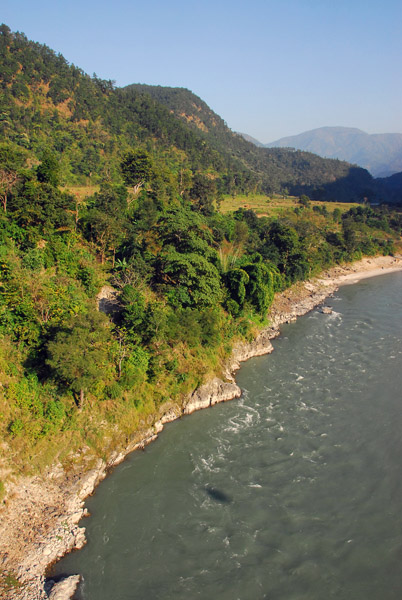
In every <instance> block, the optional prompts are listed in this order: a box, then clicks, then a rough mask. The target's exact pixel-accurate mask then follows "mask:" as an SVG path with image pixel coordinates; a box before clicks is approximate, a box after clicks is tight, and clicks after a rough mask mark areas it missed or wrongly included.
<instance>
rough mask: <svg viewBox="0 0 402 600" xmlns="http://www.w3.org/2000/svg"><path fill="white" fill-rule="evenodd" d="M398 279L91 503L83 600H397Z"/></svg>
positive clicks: (305, 320)
mask: <svg viewBox="0 0 402 600" xmlns="http://www.w3.org/2000/svg"><path fill="white" fill-rule="evenodd" d="M401 299H402V274H401V273H396V274H389V275H384V276H381V277H376V278H373V279H368V280H365V281H362V282H360V283H358V284H356V285H353V286H345V287H343V288H341V290H340V291H339V292H338V293H337V294H336V296H335V297H333V298H331V299H328V301H327V304H328V305H329V306H331V307H332V308H333V313H332V314H322V313H320V312H319V311H313V312H312V313H310V314H309V315H306V316H305V317H302V318H300V319H298V321H297V322H295V323H292V324H289V325H286V326H284V327H283V328H282V334H281V337H280V338H278V339H276V340H274V348H275V351H274V353H273V354H271V355H269V356H265V357H260V358H255V359H252V360H250V361H248V362H247V363H244V364H243V366H242V368H241V370H240V371H239V373H238V375H237V381H238V383H239V385H240V386H241V387H242V389H243V390H244V394H243V396H242V397H241V398H240V399H239V400H234V401H232V402H228V403H225V404H220V405H217V406H215V407H214V408H212V409H209V410H204V411H200V412H198V413H195V414H193V415H191V416H190V417H186V418H183V419H181V420H180V421H177V422H175V423H172V424H170V425H168V426H167V427H166V429H165V431H164V432H163V433H162V435H161V436H160V437H159V439H158V440H157V441H156V442H155V443H153V444H151V445H150V446H148V447H147V449H146V451H145V452H136V453H134V454H132V455H131V456H130V457H129V458H128V459H127V460H126V461H125V462H124V463H123V464H122V465H120V466H119V467H117V468H116V469H115V470H114V472H113V473H112V475H111V476H109V477H108V478H107V479H106V480H105V481H104V482H102V484H101V485H100V486H99V488H98V489H97V491H96V494H95V495H94V496H93V497H92V498H90V499H89V500H88V502H87V506H88V509H89V511H90V512H91V513H92V516H91V517H90V518H89V519H86V520H85V521H84V522H83V524H84V525H85V526H86V527H87V537H88V544H87V546H86V547H85V548H84V549H83V550H81V551H79V552H76V553H73V554H71V555H69V556H67V557H66V558H65V559H63V560H62V561H61V562H60V563H59V564H58V565H57V572H58V573H59V574H60V573H66V574H67V573H68V574H71V573H77V572H78V573H81V574H82V575H83V584H82V585H81V588H80V590H79V593H78V596H77V597H78V598H80V599H84V600H145V599H146V600H157V599H163V600H173V599H174V600H193V599H202V600H211V599H218V600H237V599H239V600H259V599H262V598H268V599H270V600H324V599H325V600H327V599H329V598H336V599H337V600H352V599H353V600H379V599H381V600H391V599H398V600H400V599H401V598H402V436H401V432H402V318H401V316H402V301H401Z"/></svg>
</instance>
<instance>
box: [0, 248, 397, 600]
mask: <svg viewBox="0 0 402 600" xmlns="http://www.w3.org/2000/svg"><path fill="white" fill-rule="evenodd" d="M396 270H402V260H401V259H400V258H393V257H378V258H372V259H364V260H363V261H359V262H358V263H354V264H353V265H350V266H347V267H335V268H333V269H331V270H329V271H327V272H325V273H323V274H321V276H320V278H316V279H314V280H311V281H309V282H303V283H299V284H297V285H295V286H293V287H292V288H290V289H288V290H286V291H285V292H283V293H281V294H277V296H276V298H275V301H274V304H273V306H272V308H271V311H270V321H271V325H270V327H268V328H266V329H264V330H263V331H261V332H260V333H259V335H258V336H257V337H256V339H255V340H254V341H252V342H251V343H249V344H247V343H241V344H238V345H237V346H235V348H234V349H233V353H232V356H231V359H230V361H228V364H227V365H226V366H225V370H224V373H223V374H222V379H218V378H214V379H212V380H211V381H209V382H207V383H206V384H205V385H203V386H201V387H200V388H199V389H198V390H196V391H195V392H194V393H193V394H191V396H190V397H188V398H187V399H186V400H185V402H184V403H183V405H182V406H177V405H172V406H171V407H168V408H166V410H165V413H164V414H163V415H162V416H161V418H160V420H158V421H157V422H155V424H154V425H153V426H152V427H151V428H149V429H148V430H147V431H144V432H142V433H141V434H139V435H138V439H136V440H134V441H133V442H132V443H131V444H130V445H129V446H127V447H126V448H125V449H124V451H122V452H120V453H115V454H113V455H112V456H110V457H109V460H108V461H103V460H100V459H99V460H97V461H96V462H93V463H90V462H88V464H87V467H86V468H83V469H82V471H81V472H79V473H76V472H71V473H68V472H66V471H65V470H63V469H62V468H61V467H60V466H59V465H56V466H53V467H52V468H51V469H49V470H48V471H47V472H46V473H44V474H43V475H41V476H40V477H32V478H24V479H20V480H19V481H18V482H16V483H14V484H11V485H10V486H9V488H8V493H7V499H6V503H5V504H4V505H3V506H2V508H1V512H0V518H1V529H0V570H1V571H2V572H3V573H4V574H9V575H8V578H7V580H6V581H7V584H8V585H7V587H8V589H7V590H6V589H5V588H3V590H1V589H0V598H2V599H4V600H6V599H7V600H45V599H47V598H50V599H51V600H67V599H69V598H71V597H72V596H73V594H74V592H75V589H76V587H77V585H78V583H79V577H78V576H74V577H69V578H67V579H65V580H63V581H61V582H57V583H54V582H52V581H46V580H45V571H46V568H47V567H48V565H50V564H52V563H53V562H55V561H56V560H58V559H59V558H61V557H62V556H63V555H64V554H66V553H67V552H69V551H71V550H72V549H75V548H81V547H82V546H83V545H84V544H85V529H84V528H83V527H79V526H78V523H79V521H80V520H81V518H82V517H83V516H85V515H86V509H85V507H84V501H85V498H86V497H87V496H88V495H90V494H91V493H92V492H93V491H94V489H95V487H96V486H97V485H98V483H99V482H100V481H101V480H102V479H103V478H104V477H105V476H106V474H107V473H108V471H109V470H110V469H111V468H112V467H113V466H115V465H116V464H118V463H119V462H121V461H122V460H123V459H124V458H125V456H126V455H127V454H128V453H129V452H132V451H133V450H136V449H138V448H144V446H145V445H146V444H148V443H150V442H151V441H153V440H154V439H155V438H156V437H157V435H158V434H159V433H160V432H161V431H162V429H163V426H164V424H165V423H167V422H170V421H173V420H175V419H177V418H179V417H181V416H182V415H186V414H190V413H192V412H194V411H195V410H199V409H201V408H207V407H209V406H212V405H213V404H216V403H218V402H223V401H226V400H231V399H232V398H236V397H239V396H240V394H241V390H240V388H239V387H238V386H237V384H236V383H235V381H234V377H233V373H234V372H235V371H236V369H238V368H239V366H240V363H241V362H242V361H245V360H247V359H249V358H251V357H254V356H259V355H262V354H267V353H269V352H272V350H273V347H272V344H271V340H272V339H273V338H275V337H276V336H277V335H278V334H279V327H280V325H281V324H282V323H285V322H290V321H292V320H295V319H296V318H297V317H298V316H300V315H303V314H306V313H307V312H309V311H310V310H312V309H313V308H314V307H316V306H318V305H320V304H322V303H323V301H324V300H325V298H326V297H328V296H329V295H331V294H332V293H333V292H334V291H335V290H336V289H337V288H338V287H339V285H343V284H347V283H355V282H356V281H358V280H360V279H363V278H365V277H371V276H374V275H379V274H382V273H387V272H392V271H396ZM18 582H19V584H18Z"/></svg>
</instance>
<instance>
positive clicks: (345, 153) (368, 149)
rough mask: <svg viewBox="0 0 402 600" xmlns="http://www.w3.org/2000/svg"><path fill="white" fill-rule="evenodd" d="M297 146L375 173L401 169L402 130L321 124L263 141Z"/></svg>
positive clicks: (381, 173)
mask: <svg viewBox="0 0 402 600" xmlns="http://www.w3.org/2000/svg"><path fill="white" fill-rule="evenodd" d="M265 147H266V148H278V147H279V148H286V147H287V148H296V149H298V150H307V151H308V152H314V153H315V154H318V155H319V156H322V157H324V158H339V159H341V160H346V161H348V162H350V163H354V164H356V165H359V166H361V167H364V168H365V169H367V170H368V171H370V173H371V174H372V175H374V177H388V176H389V175H392V174H394V173H397V172H399V171H402V134H401V133H374V134H368V133H365V132H364V131H361V130H360V129H355V128H351V127H320V128H318V129H312V130H311V131H306V132H304V133H300V134H299V135H294V136H290V137H284V138H281V139H280V140H276V141H274V142H271V143H270V144H266V145H265Z"/></svg>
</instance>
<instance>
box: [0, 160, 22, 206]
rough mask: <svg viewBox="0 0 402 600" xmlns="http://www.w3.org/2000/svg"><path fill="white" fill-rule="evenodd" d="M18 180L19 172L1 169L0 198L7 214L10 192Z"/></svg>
mask: <svg viewBox="0 0 402 600" xmlns="http://www.w3.org/2000/svg"><path fill="white" fill-rule="evenodd" d="M17 181H18V174H17V173H16V172H15V171H7V170H6V169H0V198H1V201H2V203H3V210H4V213H5V214H7V199H8V194H9V193H10V192H11V190H12V189H13V187H14V186H15V184H16V183H17Z"/></svg>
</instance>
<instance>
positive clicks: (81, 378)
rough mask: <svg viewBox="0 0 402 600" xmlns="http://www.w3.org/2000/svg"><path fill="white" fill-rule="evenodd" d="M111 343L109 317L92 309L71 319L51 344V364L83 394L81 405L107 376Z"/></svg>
mask: <svg viewBox="0 0 402 600" xmlns="http://www.w3.org/2000/svg"><path fill="white" fill-rule="evenodd" d="M110 342H111V334H110V328H109V327H108V320H107V318H106V317H105V315H104V314H103V313H100V312H97V311H95V310H89V312H88V313H87V314H81V315H77V316H75V317H73V318H71V319H70V320H69V321H68V322H67V323H66V326H65V327H64V328H63V329H61V330H59V331H58V332H57V333H56V335H55V337H54V339H52V340H50V341H49V342H48V344H47V351H48V356H49V358H48V360H47V363H48V365H49V366H50V368H51V369H52V372H53V373H54V376H55V377H56V378H57V379H58V380H59V381H61V382H62V383H63V384H68V385H69V387H70V388H71V389H72V390H73V391H74V392H75V393H76V394H78V393H79V394H80V401H79V403H80V405H82V402H83V400H84V392H85V391H86V390H88V389H91V388H93V387H94V386H95V385H96V383H98V382H99V381H101V380H102V378H103V373H102V369H103V368H105V366H106V363H107V361H108V344H110Z"/></svg>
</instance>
